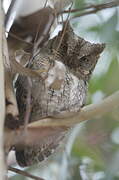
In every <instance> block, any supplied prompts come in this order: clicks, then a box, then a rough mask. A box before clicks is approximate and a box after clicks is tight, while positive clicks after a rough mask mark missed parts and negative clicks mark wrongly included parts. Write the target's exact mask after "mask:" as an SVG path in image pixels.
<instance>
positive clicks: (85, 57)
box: [80, 56, 88, 63]
mask: <svg viewBox="0 0 119 180" xmlns="http://www.w3.org/2000/svg"><path fill="white" fill-rule="evenodd" d="M80 62H82V63H83V62H85V63H86V62H88V59H87V56H83V57H81V58H80Z"/></svg>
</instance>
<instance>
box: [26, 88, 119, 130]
mask: <svg viewBox="0 0 119 180" xmlns="http://www.w3.org/2000/svg"><path fill="white" fill-rule="evenodd" d="M118 106H119V91H117V92H115V93H114V94H112V95H111V96H109V97H107V98H105V99H104V100H102V101H101V102H99V103H98V104H91V105H87V106H85V107H84V108H82V110H81V111H80V112H77V113H75V112H74V113H69V112H66V113H63V114H62V115H59V117H58V116H56V117H51V118H46V119H43V120H39V121H36V122H33V123H31V124H29V126H28V127H37V128H38V126H40V127H41V126H43V127H44V126H63V125H64V126H67V127H70V126H73V125H75V124H77V123H80V122H82V121H86V120H90V119H92V118H94V117H97V116H102V115H104V114H106V113H108V112H111V111H113V109H114V108H116V107H118Z"/></svg>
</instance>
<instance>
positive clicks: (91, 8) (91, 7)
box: [60, 0, 119, 18]
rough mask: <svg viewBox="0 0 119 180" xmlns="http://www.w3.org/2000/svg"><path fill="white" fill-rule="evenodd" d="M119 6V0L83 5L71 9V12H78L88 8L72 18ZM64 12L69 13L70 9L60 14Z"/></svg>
mask: <svg viewBox="0 0 119 180" xmlns="http://www.w3.org/2000/svg"><path fill="white" fill-rule="evenodd" d="M117 6H119V0H116V1H111V2H107V3H102V4H98V5H94V4H92V5H89V6H86V7H82V8H79V9H72V10H70V13H77V12H80V11H84V10H86V11H85V12H81V13H79V14H76V15H74V16H73V17H72V18H77V17H81V16H85V15H88V14H94V13H97V12H98V11H101V10H103V9H108V8H113V7H117ZM64 13H69V10H64V11H62V12H60V14H64Z"/></svg>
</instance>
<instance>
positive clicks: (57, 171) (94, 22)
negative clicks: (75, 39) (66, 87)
mask: <svg viewBox="0 0 119 180" xmlns="http://www.w3.org/2000/svg"><path fill="white" fill-rule="evenodd" d="M104 2H108V1H107V0H105V1H104V0H76V1H75V5H74V6H75V7H76V8H81V7H83V6H84V5H85V4H99V3H104ZM73 15H74V14H72V16H73ZM71 24H72V27H73V28H74V31H75V32H76V34H78V35H79V36H81V37H83V38H85V39H86V40H88V41H91V42H96V43H97V42H99V43H106V49H105V51H104V53H103V54H102V55H101V57H100V60H99V62H98V64H97V66H96V69H95V71H94V73H93V75H92V78H91V80H90V84H89V92H88V97H87V104H90V103H98V102H99V101H100V100H102V99H103V98H104V97H106V96H108V95H110V94H112V93H113V92H115V91H116V90H118V89H119V7H114V8H111V9H105V10H102V11H99V12H97V13H96V14H91V15H87V16H83V17H80V18H75V19H72V20H71ZM62 146H63V145H62ZM27 170H28V172H30V173H32V174H34V175H37V176H40V177H43V178H45V179H46V180H118V179H119V109H115V110H114V111H113V112H110V113H108V114H106V115H105V116H103V117H97V118H94V119H92V120H90V121H87V122H83V123H81V124H79V125H76V127H75V128H74V129H73V130H72V131H71V132H70V133H69V136H68V140H66V142H65V147H64V146H63V147H62V148H61V149H60V150H59V151H58V152H57V153H56V154H54V155H53V156H51V157H50V158H49V160H47V161H45V162H43V163H40V164H39V165H37V166H33V167H31V168H29V169H27ZM11 175H12V176H11ZM10 176H11V178H10V179H11V180H21V179H23V180H28V179H29V178H25V177H23V176H20V175H15V174H14V173H10Z"/></svg>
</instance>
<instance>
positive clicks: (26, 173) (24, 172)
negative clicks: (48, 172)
mask: <svg viewBox="0 0 119 180" xmlns="http://www.w3.org/2000/svg"><path fill="white" fill-rule="evenodd" d="M8 170H9V171H12V172H15V173H17V174H21V175H22V176H26V177H29V178H31V179H34V180H44V179H42V178H39V177H37V176H34V175H32V174H29V173H28V172H26V171H22V170H20V169H17V168H13V167H10V166H9V168H8Z"/></svg>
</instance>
